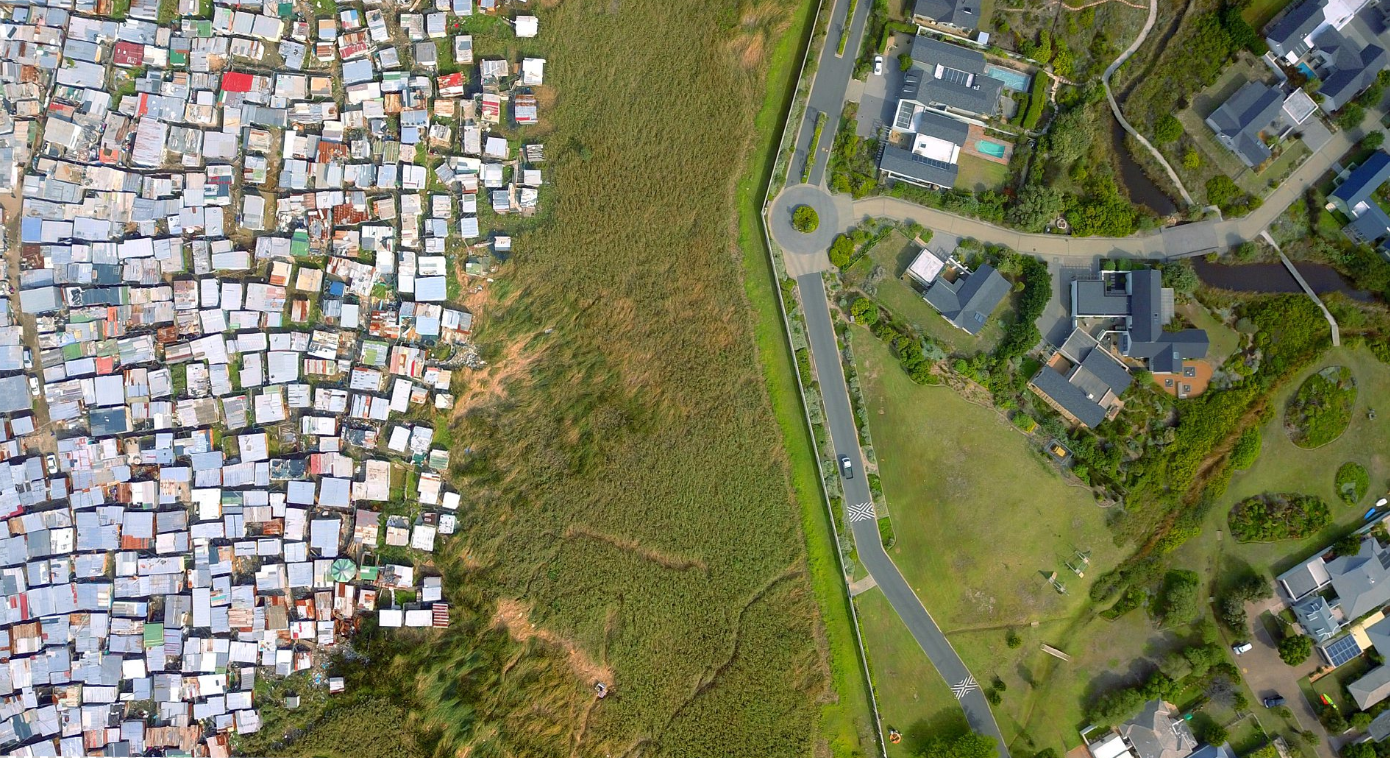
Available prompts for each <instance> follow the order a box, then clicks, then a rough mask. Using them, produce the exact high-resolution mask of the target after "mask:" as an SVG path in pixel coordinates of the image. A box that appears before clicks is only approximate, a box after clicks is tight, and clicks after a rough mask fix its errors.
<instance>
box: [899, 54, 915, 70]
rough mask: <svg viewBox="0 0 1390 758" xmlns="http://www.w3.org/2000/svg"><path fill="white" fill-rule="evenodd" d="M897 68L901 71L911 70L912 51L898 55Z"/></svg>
mask: <svg viewBox="0 0 1390 758" xmlns="http://www.w3.org/2000/svg"><path fill="white" fill-rule="evenodd" d="M898 69H899V70H902V71H911V70H912V53H903V54H902V55H899V56H898Z"/></svg>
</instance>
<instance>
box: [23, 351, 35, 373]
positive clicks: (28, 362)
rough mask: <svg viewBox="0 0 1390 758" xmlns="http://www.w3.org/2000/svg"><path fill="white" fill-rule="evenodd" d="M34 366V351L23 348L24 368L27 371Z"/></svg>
mask: <svg viewBox="0 0 1390 758" xmlns="http://www.w3.org/2000/svg"><path fill="white" fill-rule="evenodd" d="M33 367H34V351H32V350H30V349H29V348H27V347H26V348H24V370H25V371H28V370H29V369H31V368H33Z"/></svg>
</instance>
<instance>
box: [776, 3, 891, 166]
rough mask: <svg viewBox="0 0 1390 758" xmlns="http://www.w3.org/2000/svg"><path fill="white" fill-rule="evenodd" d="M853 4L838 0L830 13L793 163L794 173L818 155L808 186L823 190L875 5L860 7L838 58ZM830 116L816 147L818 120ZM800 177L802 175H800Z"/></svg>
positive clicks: (860, 5) (860, 4)
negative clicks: (850, 81) (850, 85)
mask: <svg viewBox="0 0 1390 758" xmlns="http://www.w3.org/2000/svg"><path fill="white" fill-rule="evenodd" d="M849 3H850V0H835V7H834V9H832V10H831V11H830V26H829V27H828V28H827V30H826V31H827V34H826V37H825V45H824V46H823V47H821V51H820V61H819V62H817V64H816V79H815V81H814V82H812V84H811V96H810V97H809V98H807V100H806V114H805V115H804V116H802V121H801V128H800V129H799V130H798V131H797V135H796V159H795V160H793V161H792V167H793V171H794V172H799V170H800V168H801V167H802V166H803V165H805V164H804V163H803V161H805V160H806V156H808V155H812V154H814V155H815V156H816V165H815V166H813V167H812V168H811V180H810V182H808V184H811V185H812V186H816V187H819V186H820V184H821V181H822V180H823V179H824V178H825V164H827V163H829V162H830V146H831V145H833V144H834V143H835V130H836V129H837V128H838V127H839V123H840V111H842V110H844V107H845V91H846V90H847V89H848V88H849V80H850V77H851V76H853V75H854V59H855V57H856V56H858V54H859V41H860V38H861V37H863V36H864V23H865V22H866V21H867V20H868V18H869V8H870V6H872V5H873V3H871V2H868V0H865V2H861V3H856V4H855V8H854V18H853V19H851V25H850V35H849V41H848V42H846V43H845V53H844V55H836V54H835V51H836V50H838V49H839V47H840V30H841V29H843V28H844V25H845V14H846V12H847V11H848V7H849ZM821 113H824V114H825V115H826V120H825V128H824V129H822V130H821V136H820V144H819V145H812V144H811V138H812V137H814V136H815V133H816V117H817V116H818V115H819V114H821ZM797 175H798V176H800V174H799V173H797Z"/></svg>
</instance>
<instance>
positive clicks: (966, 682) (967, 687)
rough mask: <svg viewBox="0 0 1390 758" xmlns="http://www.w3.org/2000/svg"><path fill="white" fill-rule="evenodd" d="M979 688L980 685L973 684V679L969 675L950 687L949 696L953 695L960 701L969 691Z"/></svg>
mask: <svg viewBox="0 0 1390 758" xmlns="http://www.w3.org/2000/svg"><path fill="white" fill-rule="evenodd" d="M979 688H980V685H979V684H977V683H976V682H975V677H974V676H973V675H971V676H967V677H965V678H964V679H962V680H960V681H959V682H957V683H955V684H954V685H951V694H953V695H955V696H956V699H957V700H960V699H961V698H963V697H965V696H966V695H967V694H968V693H969V692H970V691H971V690H978V689H979Z"/></svg>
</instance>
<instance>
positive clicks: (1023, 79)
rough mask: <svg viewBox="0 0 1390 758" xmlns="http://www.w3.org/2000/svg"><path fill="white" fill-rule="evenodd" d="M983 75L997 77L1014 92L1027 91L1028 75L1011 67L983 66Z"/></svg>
mask: <svg viewBox="0 0 1390 758" xmlns="http://www.w3.org/2000/svg"><path fill="white" fill-rule="evenodd" d="M985 76H988V77H989V78H991V79H998V80H999V81H1001V82H1003V83H1004V86H1005V87H1007V88H1009V89H1011V90H1014V91H1015V92H1027V91H1028V81H1029V79H1030V77H1029V76H1028V75H1027V74H1025V73H1023V72H1022V71H1015V70H1013V69H1011V68H1003V67H1002V66H985Z"/></svg>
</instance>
